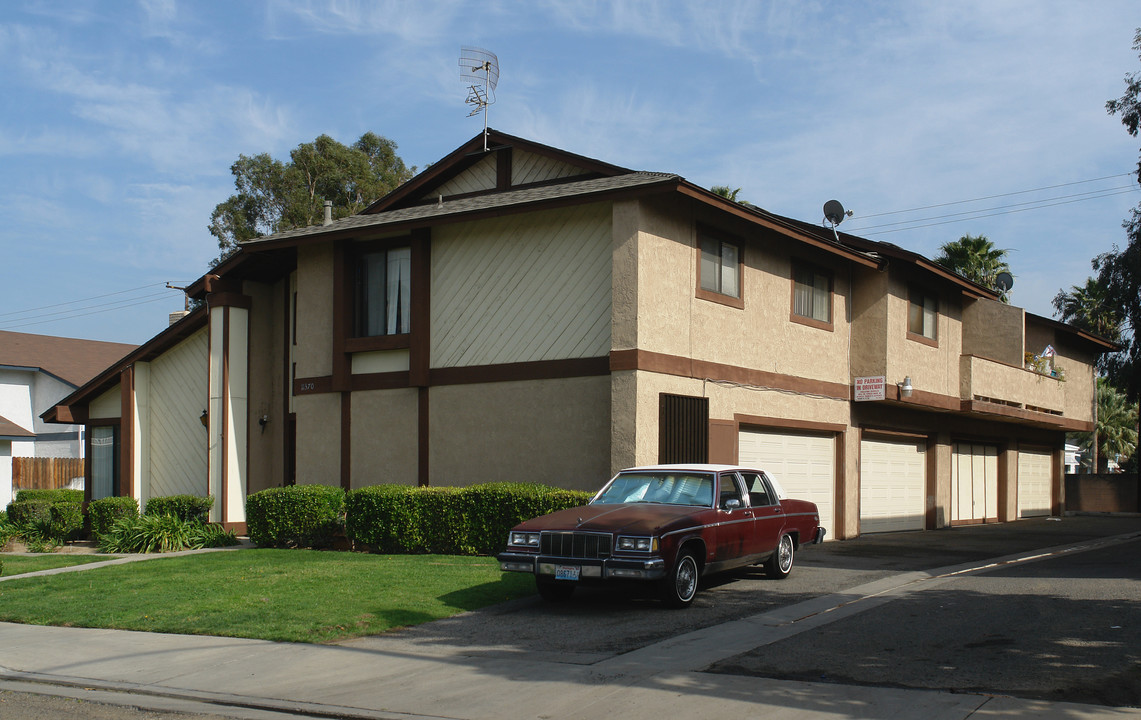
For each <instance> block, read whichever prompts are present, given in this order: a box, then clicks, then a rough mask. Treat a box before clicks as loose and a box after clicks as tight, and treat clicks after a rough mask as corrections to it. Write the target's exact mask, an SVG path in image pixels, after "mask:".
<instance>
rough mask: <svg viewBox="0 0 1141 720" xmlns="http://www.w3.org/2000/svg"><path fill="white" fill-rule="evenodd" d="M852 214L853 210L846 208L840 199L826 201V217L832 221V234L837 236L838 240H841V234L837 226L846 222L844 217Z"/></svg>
mask: <svg viewBox="0 0 1141 720" xmlns="http://www.w3.org/2000/svg"><path fill="white" fill-rule="evenodd" d="M851 216H852V211H851V210H845V209H844V206H843V205H841V204H840V201H839V200H829V201H828V202H826V203H824V219H825V220H826V221H827V222H830V223H832V234H833V235H835V236H836V242H840V234H839V233H838V232H836V226H837V225H839V224H840V223H842V222H844V218H846V217H851Z"/></svg>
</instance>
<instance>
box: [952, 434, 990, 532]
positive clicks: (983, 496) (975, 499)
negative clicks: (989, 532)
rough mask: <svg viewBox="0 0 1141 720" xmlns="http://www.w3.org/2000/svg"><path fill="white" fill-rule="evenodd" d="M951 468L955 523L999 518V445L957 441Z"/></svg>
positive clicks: (953, 517) (953, 518) (953, 520)
mask: <svg viewBox="0 0 1141 720" xmlns="http://www.w3.org/2000/svg"><path fill="white" fill-rule="evenodd" d="M951 469H952V472H951V522H961V523H970V522H984V521H987V520H995V519H997V518H998V446H997V445H982V444H976V443H961V442H960V443H955V445H954V452H953V457H952V460H951Z"/></svg>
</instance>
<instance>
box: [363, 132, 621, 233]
mask: <svg viewBox="0 0 1141 720" xmlns="http://www.w3.org/2000/svg"><path fill="white" fill-rule="evenodd" d="M487 147H488V150H487V151H488V152H493V151H495V150H500V149H502V148H505V147H511V148H519V149H521V150H526V151H527V152H531V153H535V154H536V155H542V156H544V157H549V158H554V159H558V160H564V161H567V162H570V163H572V164H574V165H578V166H580V167H583V168H584V169H585V170H586V171H587V172H593V173H598V174H599V175H602V176H606V177H610V176H614V175H624V174H627V173H630V172H633V171H632V170H629V169H628V168H623V167H619V166H617V165H611V164H609V163H605V162H602V161H601V160H595V159H593V158H588V157H584V156H582V155H576V154H574V153H571V152H567V151H565V150H559V149H558V148H553V147H550V146H549V145H543V144H541V143H536V142H532V141H530V140H524V139H523V138H518V137H515V136H514V135H508V134H506V133H501V132H499V131H498V130H494V129H491V128H488V131H487ZM483 155H484V151H483V133H482V132H481V133H480V134H478V135H476V136H475V137H473V138H472V139H471V140H469V141H467V142H466V143H464V144H463V145H461V146H459V147H458V148H456V149H455V150H453V151H452V152H451V153H449V154H448V155H447V156H445V157H444V158H442V159H441V160H439V161H438V162H436V163H434V164H433V165H432V166H431V167H430V168H428V169H427V170H425V171H424V172H422V173H420V174H419V175H417V176H416V177H414V178H412V179H411V180H409V181H408V182H406V183H404V184H403V185H401V186H400V187H398V188H396V189H395V190H393V191H392V192H390V193H388V194H387V195H385V196H384V197H382V198H380V199H379V200H377V201H376V202H374V203H372V204H371V205H369V206H368V207H366V208H365V209H364V210H362V211H361V215H374V214H376V213H381V212H384V211H386V210H395V209H397V208H400V207H405V206H407V205H418V204H420V203H419V202H418V201H417V202H405V201H407V200H408V198H410V197H415V196H416V195H417V194H418V191H419V190H422V189H423V188H424V187H425V186H427V185H430V184H432V183H434V182H444V181H447V180H450V179H451V178H452V177H455V176H456V175H458V174H460V173H461V172H463V171H464V170H466V169H467V168H468V167H470V166H471V165H473V164H475V163H476V162H477V161H478V160H479V159H480V158H482V157H483Z"/></svg>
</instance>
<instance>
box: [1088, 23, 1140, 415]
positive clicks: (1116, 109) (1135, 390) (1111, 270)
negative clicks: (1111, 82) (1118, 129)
mask: <svg viewBox="0 0 1141 720" xmlns="http://www.w3.org/2000/svg"><path fill="white" fill-rule="evenodd" d="M1133 49H1134V50H1136V51H1137V52H1138V58H1139V59H1141V28H1138V29H1137V31H1136V33H1135V35H1134V37H1133ZM1105 109H1106V111H1108V112H1109V114H1110V115H1118V116H1120V118H1121V124H1122V125H1124V126H1125V129H1126V131H1127V132H1128V133H1129V134H1130V136H1132V137H1137V133H1138V130H1141V72H1133V73H1127V74H1126V75H1125V93H1124V94H1123V95H1122V96H1121V97H1120V98H1118V99H1117V100H1110V101H1108V102H1107V103H1106V104H1105ZM1137 180H1138V182H1141V155H1139V159H1138V163H1137ZM1122 225H1123V226H1124V228H1125V232H1126V236H1127V237H1128V244H1127V245H1126V247H1125V249H1124V250H1122V249H1119V248H1118V247H1117V246H1116V245H1115V246H1114V248H1113V252H1108V253H1104V254H1102V255H1098V256H1097V257H1096V258H1094V259H1093V268H1094V270H1096V271H1097V273H1098V275H1097V279H1098V282H1099V283H1100V284H1101V285H1102V286H1104V288H1105V292H1106V295H1107V296H1108V302H1110V303H1111V304H1112V305H1113V306H1115V307H1117V308H1119V312H1120V314H1121V321H1122V325H1121V335H1120V337H1119V340H1120V342H1121V343H1122V345H1124V348H1125V349H1124V350H1123V351H1122V352H1120V353H1117V354H1115V355H1113V356H1112V357H1110V358H1109V363H1108V364H1109V367H1108V368H1107V373H1108V376H1109V378H1110V380H1111V381H1112V382H1113V383H1114V384H1115V385H1117V386H1118V387H1120V388H1122V389H1123V390H1125V393H1126V396H1127V397H1128V398H1129V399H1130V400H1132V401H1133V402H1135V403H1136V402H1138V401H1141V378H1139V377H1138V376H1141V343H1139V342H1138V339H1137V329H1138V327H1141V204H1139V205H1138V206H1137V207H1135V208H1134V209H1133V211H1132V216H1131V217H1130V218H1129V219H1127V220H1126V221H1125V222H1123V223H1122Z"/></svg>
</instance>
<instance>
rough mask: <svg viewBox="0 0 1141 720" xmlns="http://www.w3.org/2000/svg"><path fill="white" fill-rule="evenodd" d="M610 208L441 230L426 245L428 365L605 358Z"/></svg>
mask: <svg viewBox="0 0 1141 720" xmlns="http://www.w3.org/2000/svg"><path fill="white" fill-rule="evenodd" d="M610 218H611V212H610V205H608V204H596V205H586V206H579V207H572V208H566V209H561V210H551V211H548V212H542V213H528V214H525V215H514V216H510V217H506V218H500V219H496V220H488V221H483V222H478V223H470V224H463V225H454V226H449V227H447V228H441V229H440V230H439V231H437V232H436V233H435V234H434V235H433V243H432V367H460V366H471V365H491V364H500V363H513V362H532V361H537V360H556V359H566V358H586V357H601V356H603V355H606V354H607V353H608V352H609V351H610V305H611V301H610V298H611V249H610V248H611V225H610Z"/></svg>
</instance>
